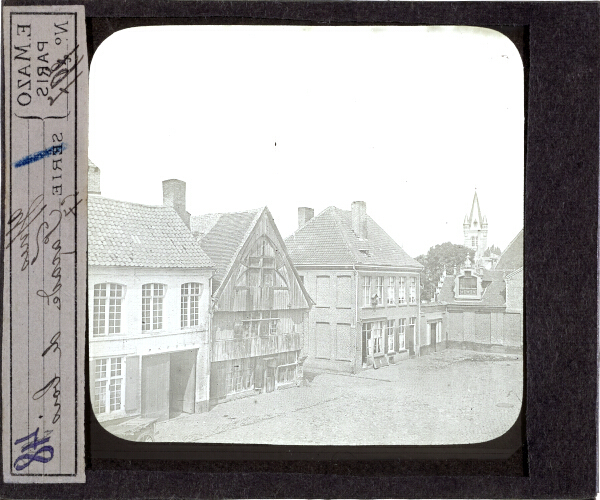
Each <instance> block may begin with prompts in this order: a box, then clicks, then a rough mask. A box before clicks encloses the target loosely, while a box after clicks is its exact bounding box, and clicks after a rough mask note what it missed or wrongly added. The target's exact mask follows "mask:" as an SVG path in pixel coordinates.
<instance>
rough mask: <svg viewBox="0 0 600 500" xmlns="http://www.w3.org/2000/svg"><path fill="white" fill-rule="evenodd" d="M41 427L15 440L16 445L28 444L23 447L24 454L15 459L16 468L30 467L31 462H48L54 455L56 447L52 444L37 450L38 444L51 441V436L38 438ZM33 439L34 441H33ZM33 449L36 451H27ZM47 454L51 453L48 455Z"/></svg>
mask: <svg viewBox="0 0 600 500" xmlns="http://www.w3.org/2000/svg"><path fill="white" fill-rule="evenodd" d="M39 430H40V428H39V427H38V428H37V429H36V430H35V431H34V432H32V433H31V434H29V435H28V436H25V437H22V438H21V439H17V440H16V441H15V445H17V444H20V443H23V442H25V443H26V444H25V445H24V446H22V447H21V453H22V455H20V456H19V458H17V459H16V460H15V463H14V467H15V469H16V470H18V471H20V470H23V469H25V468H26V467H29V465H31V462H41V463H43V464H45V463H48V462H49V461H50V460H52V457H54V448H53V447H52V446H50V445H46V446H42V447H41V448H39V449H38V450H35V449H36V448H37V447H38V446H41V445H43V444H44V443H47V442H48V441H50V436H48V437H45V438H44V439H39V440H38V432H39ZM31 439H33V441H31ZM30 449H33V450H35V453H25V452H26V451H27V450H30ZM46 454H49V456H48V455H46Z"/></svg>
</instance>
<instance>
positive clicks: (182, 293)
mask: <svg viewBox="0 0 600 500" xmlns="http://www.w3.org/2000/svg"><path fill="white" fill-rule="evenodd" d="M88 174H89V177H90V187H91V192H90V196H89V199H88V269H89V270H88V288H89V314H90V318H89V324H90V333H89V353H90V354H89V356H90V371H89V373H90V378H91V381H90V382H91V383H90V397H91V401H92V408H93V410H94V413H95V415H96V417H97V418H98V420H99V421H100V422H104V424H105V425H106V426H108V427H110V426H109V423H110V424H114V425H117V424H119V422H122V421H124V420H126V419H130V418H131V417H140V418H143V419H148V420H149V421H153V420H164V419H168V418H171V417H173V416H175V415H177V414H179V413H182V412H187V413H194V412H197V411H203V410H204V409H206V408H207V407H208V371H209V365H208V362H207V361H208V353H209V349H210V345H209V336H208V330H209V315H208V311H209V304H210V288H211V277H212V274H213V272H214V269H215V266H214V265H213V263H212V262H211V260H210V258H209V257H208V255H207V254H206V253H205V252H204V251H203V250H202V248H201V247H200V246H199V245H198V243H197V241H196V239H195V238H194V237H193V236H192V233H191V231H190V229H189V227H188V226H187V225H186V224H185V222H184V220H183V219H182V218H181V215H180V214H179V211H178V209H179V210H180V209H181V207H182V206H185V183H183V182H182V181H178V180H175V179H173V180H169V181H165V182H164V183H163V200H164V205H162V206H149V205H141V204H137V203H130V202H125V201H117V200H112V199H108V198H104V197H102V196H100V179H99V176H100V171H99V169H98V167H96V166H95V165H93V164H91V165H90V167H89V170H88ZM182 195H183V199H182ZM182 204H183V205H182Z"/></svg>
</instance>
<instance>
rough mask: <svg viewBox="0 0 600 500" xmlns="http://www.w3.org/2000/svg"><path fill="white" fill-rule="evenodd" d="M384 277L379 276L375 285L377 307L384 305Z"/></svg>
mask: <svg viewBox="0 0 600 500" xmlns="http://www.w3.org/2000/svg"><path fill="white" fill-rule="evenodd" d="M383 282H384V279H383V276H377V284H376V285H375V293H376V294H377V305H378V306H382V305H383V287H384V285H383Z"/></svg>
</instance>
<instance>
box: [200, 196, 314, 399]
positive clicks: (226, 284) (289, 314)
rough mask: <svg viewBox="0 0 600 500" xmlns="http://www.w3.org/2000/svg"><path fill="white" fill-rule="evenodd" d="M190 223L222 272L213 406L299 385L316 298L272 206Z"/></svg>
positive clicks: (215, 305) (215, 303) (215, 314)
mask: <svg viewBox="0 0 600 500" xmlns="http://www.w3.org/2000/svg"><path fill="white" fill-rule="evenodd" d="M190 224H191V229H192V231H193V234H194V235H195V236H196V237H197V238H198V241H199V245H200V247H201V248H202V250H203V251H204V252H205V253H206V254H207V255H208V256H209V258H210V259H211V261H212V262H214V264H215V267H216V271H215V275H214V277H213V281H212V285H213V286H212V297H211V300H212V308H211V311H212V321H211V357H210V365H211V370H210V402H211V405H215V404H217V403H218V402H220V401H223V400H226V399H229V398H233V397H239V396H240V395H249V394H255V393H256V392H257V391H267V392H270V391H272V390H274V389H276V388H278V387H280V386H286V385H290V384H295V383H297V382H298V381H299V379H300V363H299V359H300V351H301V349H302V341H303V334H304V328H305V323H306V320H307V317H308V311H309V309H310V307H311V306H312V300H311V298H310V296H309V295H308V293H307V291H306V289H305V288H304V285H303V284H302V282H301V280H300V278H299V276H298V273H297V271H296V269H295V268H294V265H293V264H292V261H291V260H290V257H289V255H288V251H287V249H286V245H285V243H284V241H283V239H282V238H281V235H280V234H279V230H278V229H277V226H276V225H275V221H274V220H273V217H272V215H271V213H270V212H269V210H268V208H266V207H263V208H259V209H256V210H249V211H245V212H234V213H223V214H207V215H201V216H192V217H191V219H190Z"/></svg>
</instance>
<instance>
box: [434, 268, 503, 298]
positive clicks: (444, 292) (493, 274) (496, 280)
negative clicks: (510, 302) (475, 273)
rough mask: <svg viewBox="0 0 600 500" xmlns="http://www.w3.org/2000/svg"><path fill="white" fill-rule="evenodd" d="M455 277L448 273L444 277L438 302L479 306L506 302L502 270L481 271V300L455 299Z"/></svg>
mask: <svg viewBox="0 0 600 500" xmlns="http://www.w3.org/2000/svg"><path fill="white" fill-rule="evenodd" d="M455 280H456V277H455V276H453V275H448V276H446V278H445V279H444V283H443V285H442V289H441V290H440V294H439V295H438V300H437V301H438V302H442V303H446V304H461V305H465V304H473V305H481V306H504V305H505V304H506V283H505V282H504V272H503V271H488V270H484V271H483V277H482V285H483V287H484V290H483V294H482V295H481V300H479V299H475V300H465V299H462V300H456V299H455V298H454V283H455Z"/></svg>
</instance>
